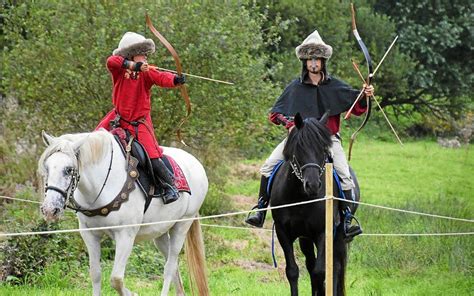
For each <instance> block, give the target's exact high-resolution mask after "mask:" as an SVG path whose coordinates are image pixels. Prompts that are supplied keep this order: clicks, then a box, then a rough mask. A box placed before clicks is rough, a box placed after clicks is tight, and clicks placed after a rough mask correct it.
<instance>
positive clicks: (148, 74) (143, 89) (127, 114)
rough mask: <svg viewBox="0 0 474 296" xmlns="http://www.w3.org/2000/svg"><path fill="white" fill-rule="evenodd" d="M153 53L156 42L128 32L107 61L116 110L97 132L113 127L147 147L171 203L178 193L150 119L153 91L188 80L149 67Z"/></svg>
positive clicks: (158, 181) (166, 200)
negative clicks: (127, 133)
mask: <svg viewBox="0 0 474 296" xmlns="http://www.w3.org/2000/svg"><path fill="white" fill-rule="evenodd" d="M154 51H155V44H154V42H153V40H151V39H145V37H143V36H142V35H139V34H137V33H133V32H127V33H125V35H124V36H123V37H122V39H121V40H120V43H119V47H118V48H117V49H115V50H114V52H113V55H112V56H110V57H109V58H108V59H107V69H108V70H109V72H110V74H111V76H112V81H113V93H112V103H113V105H114V109H113V110H112V111H110V112H109V113H108V114H107V115H106V116H105V117H104V118H103V119H102V121H101V122H100V123H99V125H98V126H97V127H96V130H97V129H99V128H105V129H106V130H110V129H111V128H112V126H113V127H118V126H120V127H121V128H123V129H126V130H128V131H129V132H130V134H131V135H133V137H134V138H135V139H137V140H138V141H139V142H140V143H141V144H142V145H143V146H144V147H145V150H146V151H147V153H148V155H149V156H150V158H151V162H152V165H153V169H154V172H155V176H157V177H158V178H157V179H159V180H155V182H156V183H158V184H159V185H160V186H161V187H164V188H165V194H164V196H163V201H164V202H165V203H170V202H173V201H175V200H176V199H177V198H178V193H177V190H176V188H174V182H173V176H172V174H171V172H169V170H168V169H167V168H166V166H165V165H164V163H163V161H162V160H161V157H162V156H163V151H162V149H161V147H160V146H159V145H158V141H157V140H156V137H155V132H154V128H153V123H152V121H151V116H150V112H151V88H152V86H154V85H158V86H160V87H165V88H172V87H175V86H178V85H180V84H183V83H185V77H184V76H178V75H175V74H172V73H168V72H160V71H157V70H156V68H154V67H151V66H149V65H148V62H147V56H148V55H149V54H151V53H153V52H154Z"/></svg>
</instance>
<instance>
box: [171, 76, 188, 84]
mask: <svg viewBox="0 0 474 296" xmlns="http://www.w3.org/2000/svg"><path fill="white" fill-rule="evenodd" d="M173 83H174V85H178V84H185V83H186V76H184V74H181V75H176V76H174V80H173Z"/></svg>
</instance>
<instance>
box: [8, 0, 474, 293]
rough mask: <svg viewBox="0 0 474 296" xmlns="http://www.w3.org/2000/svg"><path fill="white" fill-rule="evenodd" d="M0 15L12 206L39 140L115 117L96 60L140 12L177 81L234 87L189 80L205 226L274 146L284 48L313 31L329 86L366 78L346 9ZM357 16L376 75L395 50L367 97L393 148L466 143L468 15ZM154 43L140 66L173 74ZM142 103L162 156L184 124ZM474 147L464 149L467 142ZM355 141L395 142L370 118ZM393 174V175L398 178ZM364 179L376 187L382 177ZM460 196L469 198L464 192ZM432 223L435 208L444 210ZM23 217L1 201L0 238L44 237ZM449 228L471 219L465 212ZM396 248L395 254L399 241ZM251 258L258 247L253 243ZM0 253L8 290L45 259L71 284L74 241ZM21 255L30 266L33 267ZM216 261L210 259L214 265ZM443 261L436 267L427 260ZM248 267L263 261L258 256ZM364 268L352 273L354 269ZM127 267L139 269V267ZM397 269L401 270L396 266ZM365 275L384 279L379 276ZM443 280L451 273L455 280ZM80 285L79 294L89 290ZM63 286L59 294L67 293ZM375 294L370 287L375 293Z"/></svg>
mask: <svg viewBox="0 0 474 296" xmlns="http://www.w3.org/2000/svg"><path fill="white" fill-rule="evenodd" d="M0 3H1V6H0V32H1V34H0V47H1V48H2V52H1V57H2V64H1V69H0V71H1V72H0V73H1V83H0V117H1V119H2V121H1V124H0V194H3V195H8V196H16V197H25V198H33V199H38V200H39V199H40V196H41V194H40V192H41V190H38V189H39V188H40V186H39V182H37V178H36V173H35V172H36V166H37V165H36V161H37V159H38V156H39V154H40V153H41V152H42V150H43V144H42V142H41V139H40V136H39V135H40V132H41V130H46V131H48V132H49V133H51V134H53V135H60V134H63V133H66V132H82V131H90V130H92V129H94V127H95V126H96V124H97V123H98V122H99V120H100V119H101V118H102V116H103V115H105V114H106V113H107V112H108V111H109V110H110V109H111V108H112V104H111V87H112V86H111V82H110V77H109V74H108V73H107V70H106V68H105V60H106V58H107V57H108V56H109V55H110V54H111V52H112V50H113V49H115V48H116V46H117V44H118V41H119V40H120V38H121V36H122V35H123V34H124V33H125V32H126V31H135V32H138V33H141V34H145V36H147V37H148V38H153V37H152V35H151V34H150V32H149V31H147V30H146V28H145V19H144V14H145V9H148V13H149V15H150V17H151V18H152V20H153V23H154V25H155V27H156V28H157V29H158V30H159V31H160V32H161V33H163V35H164V36H165V37H166V38H167V39H168V40H169V41H170V42H171V43H172V44H173V45H174V47H175V49H176V50H177V51H178V53H179V55H180V57H181V60H182V64H183V67H184V69H185V71H186V72H189V73H193V74H198V75H202V76H208V77H212V78H216V79H221V80H229V81H232V82H234V83H235V85H234V86H226V85H219V84H213V83H210V82H205V81H200V80H196V79H193V78H190V77H188V91H189V94H190V97H191V100H192V103H193V115H192V117H191V118H190V121H189V122H188V123H187V124H186V125H185V126H184V137H185V140H186V142H187V143H189V144H190V145H191V146H192V148H189V147H184V149H187V150H190V152H191V153H193V154H195V155H197V156H198V158H199V159H200V160H201V161H202V162H203V163H204V164H205V166H206V170H207V172H208V175H209V177H210V180H211V190H210V193H209V195H208V197H207V199H206V204H205V206H204V208H203V214H211V213H218V212H224V211H227V210H229V209H230V208H231V207H232V202H229V199H228V195H229V193H228V191H226V189H225V188H226V186H227V185H229V184H228V183H229V180H228V174H229V171H230V170H231V169H230V168H229V164H232V165H234V164H235V163H234V162H236V161H238V160H239V159H240V158H242V157H243V158H262V157H264V156H266V155H267V153H269V152H270V151H271V149H273V147H274V145H275V144H276V143H278V142H279V141H280V140H281V138H282V137H284V131H283V130H282V128H281V127H276V126H272V124H270V123H269V122H268V120H267V119H266V114H267V111H268V109H269V108H270V107H271V105H272V103H273V101H274V100H275V99H276V98H277V97H278V95H279V94H280V93H281V91H282V89H283V87H284V86H285V85H286V84H287V83H288V82H289V81H290V80H292V79H294V78H295V77H297V76H298V74H299V71H300V67H301V66H300V62H299V61H298V60H297V59H296V57H295V53H294V48H295V47H296V46H297V45H298V44H300V43H301V41H302V40H304V38H306V36H307V35H308V34H310V33H311V32H312V31H313V30H314V29H318V31H319V32H320V33H321V36H322V37H323V39H324V40H325V42H326V43H328V44H330V45H332V46H333V48H334V54H333V57H332V58H331V60H330V61H329V63H328V68H329V71H330V72H331V73H332V74H333V75H335V76H338V77H339V78H342V79H343V80H346V81H347V82H349V83H350V84H352V85H353V86H354V87H360V82H359V79H358V77H357V76H356V74H355V72H354V71H353V69H352V66H351V64H350V59H351V58H353V59H355V60H356V61H357V62H358V63H359V64H360V66H361V68H362V71H366V68H365V65H364V58H363V55H362V54H361V52H360V49H359V48H358V45H357V43H356V42H355V40H354V37H353V36H352V33H351V30H350V12H349V1H346V0H343V1H335V0H331V1H324V2H321V1H317V0H308V1H291V0H281V1H270V0H262V1H250V0H247V1H203V2H202V3H201V2H197V1H196V2H191V1H152V0H141V1H130V0H125V1H105V0H104V1H72V0H65V1H59V0H50V1H46V0H35V1H33V0H24V1H14V0H3V1H2V2H0ZM355 5H356V10H357V24H358V30H359V33H360V35H361V36H362V38H363V40H364V41H365V43H366V45H367V47H368V49H369V51H370V53H371V56H372V58H373V60H374V62H375V63H377V62H378V61H379V60H380V59H381V57H382V55H383V53H384V52H385V50H386V48H387V47H388V45H389V44H390V42H391V41H392V40H393V38H394V37H395V36H396V35H397V34H398V35H399V36H400V39H399V42H398V43H397V45H396V46H395V47H394V49H393V50H392V52H391V53H390V55H389V56H388V58H387V60H386V62H385V63H384V65H383V66H382V68H381V70H380V71H379V72H378V73H377V76H376V78H375V80H374V83H375V87H376V93H377V95H378V97H379V99H380V101H381V104H382V105H383V106H384V107H385V108H384V109H385V111H386V112H387V113H388V116H389V117H390V118H391V119H392V120H393V121H394V125H395V126H396V128H397V130H398V131H399V133H400V134H401V135H402V138H403V139H408V140H409V141H411V140H418V139H417V138H416V137H418V136H424V137H427V139H429V140H432V139H433V138H434V137H436V136H440V135H442V136H450V137H453V136H456V135H458V132H459V131H460V130H461V129H463V128H465V129H468V130H469V129H470V131H471V134H470V135H471V136H472V130H474V123H473V122H474V112H473V107H474V103H473V100H472V95H471V93H470V92H471V90H472V89H473V83H472V82H473V73H472V69H473V65H472V63H473V62H472V57H471V55H472V49H473V47H474V45H473V34H472V30H473V27H474V26H473V18H472V11H473V9H472V8H473V5H474V4H472V3H471V1H460V0H455V1H447V0H442V1H428V0H422V1H416V2H414V1H396V2H393V1H384V0H360V1H355ZM155 43H156V44H157V52H156V53H155V55H154V56H152V57H151V58H150V61H151V62H153V63H154V64H156V65H158V66H161V67H164V68H168V69H173V68H174V62H173V61H172V58H171V57H170V55H169V53H168V52H167V51H166V49H164V48H163V47H162V46H161V45H160V44H159V43H158V41H156V40H155ZM152 97H153V113H152V118H153V120H154V125H155V131H156V134H157V136H158V139H159V141H160V143H161V144H163V145H171V146H179V143H177V142H176V140H175V131H176V130H175V129H176V125H177V123H178V122H179V120H180V118H181V117H182V116H183V115H184V114H185V110H184V103H183V102H182V99H181V97H180V95H179V92H178V91H175V90H164V89H157V88H155V89H154V91H153V95H152ZM358 124H359V121H358V120H357V119H351V120H350V121H349V122H344V123H343V125H342V127H341V131H342V134H343V137H344V138H346V139H347V138H348V136H349V134H350V133H351V132H352V131H353V130H354V128H355V127H356V126H357V125H358ZM471 136H469V137H467V142H469V140H470V138H471ZM365 137H366V138H367V139H368V140H373V139H375V140H377V144H376V145H375V146H377V145H381V146H383V145H384V143H385V142H389V141H390V142H391V141H393V135H391V134H390V133H389V130H388V127H387V126H386V123H385V122H384V121H383V118H382V117H381V116H380V114H379V112H375V114H374V116H373V119H372V120H371V121H370V122H369V124H368V126H367V128H366V131H365ZM363 145H364V144H362V146H363ZM371 145H373V143H371ZM467 147H469V146H467ZM382 150H383V149H382ZM466 151H468V150H466ZM420 153H422V154H425V153H426V151H424V152H420ZM393 154H395V152H392V155H393ZM409 157H410V158H413V157H415V156H413V155H410V156H409ZM469 157H470V158H469ZM466 158H467V159H468V160H471V162H468V165H467V166H462V167H463V168H465V169H469V170H472V156H469V153H468V152H466ZM404 160H405V159H403V158H402V159H401V160H400V159H397V160H396V161H395V162H396V163H397V164H398V163H400V162H403V161H404ZM386 161H387V159H380V160H379V161H378V162H377V163H378V164H385V163H386ZM429 161H430V160H425V162H429ZM397 164H394V165H393V166H395V167H397ZM440 167H442V168H445V167H446V166H443V165H441V166H440ZM359 169H360V165H359ZM367 170H368V169H367ZM400 170H402V171H403V170H405V169H404V168H400ZM380 174H383V170H382V172H380ZM467 175H468V176H469V174H467ZM254 177H255V179H257V178H258V176H254ZM236 178H237V179H238V178H239V177H236ZM368 179H369V180H378V175H375V176H371V178H368ZM230 182H231V181H230ZM374 182H376V181H374ZM387 182H388V181H387ZM460 182H461V181H460ZM381 184H385V183H383V182H382V183H381ZM469 184H470V183H469ZM231 185H232V184H231ZM256 186H257V185H256V184H254V185H252V186H251V187H250V189H245V188H246V187H245V186H244V185H242V186H240V187H239V189H240V190H248V191H249V192H251V193H249V195H253V194H254V193H255V192H256V190H257V189H256V188H257V187H256ZM417 186H418V184H416V183H415V184H413V185H412V187H413V188H417ZM459 186H460V187H462V184H460V185H459ZM469 188H471V189H472V187H468V189H469ZM382 189H383V188H380V190H382ZM468 189H466V191H465V192H472V190H471V191H469V190H468ZM377 192H378V191H375V192H374V193H373V195H377ZM394 192H395V190H394ZM453 192H455V191H454V190H453ZM463 194H464V193H463ZM396 195H397V193H396V192H395V193H393V196H396ZM407 195H408V196H409V194H407ZM466 195H467V193H466ZM466 198H468V197H466ZM469 205H471V204H469ZM470 208H471V209H472V205H471V207H470ZM439 209H440V210H441V209H444V208H443V207H442V206H440V208H439ZM468 209H469V207H468ZM29 211H31V209H25V208H23V207H22V206H19V205H15V204H9V203H4V202H3V201H0V214H1V218H2V224H1V225H0V231H4V230H6V229H7V228H8V230H9V231H16V230H18V231H20V230H21V231H25V228H28V229H42V227H45V226H43V225H42V224H40V223H39V221H38V219H39V218H38V219H33V218H32V217H31V216H30V214H29V213H30V212H29ZM459 214H460V215H467V214H466V213H465V212H463V211H461V210H460V211H459ZM35 217H36V216H35ZM377 219H378V218H377ZM381 219H382V220H384V219H385V218H383V217H382V218H381ZM397 219H398V218H397ZM373 221H379V220H373ZM393 223H395V224H396V223H399V220H396V221H389V222H386V221H385V222H383V223H382V224H383V225H391V224H393ZM74 225H75V222H74V221H73V220H68V221H67V222H64V224H62V225H59V226H58V225H56V226H53V227H60V228H73V227H74ZM414 225H418V224H414ZM211 237H213V239H215V240H216V241H219V242H221V241H222V240H223V239H222V238H219V235H215V236H212V234H211ZM104 243H105V244H107V243H106V242H104ZM399 243H400V245H402V244H403V242H402V241H399ZM470 243H471V245H472V240H471V241H467V243H466V241H464V240H463V241H462V244H461V247H462V248H467V249H468V252H470V253H472V248H471V249H470V250H469V247H465V246H469V244H470ZM58 244H61V245H64V248H65V250H67V252H62V251H58V250H57V245H58ZM108 244H109V245H106V250H105V257H106V258H111V256H112V255H111V254H112V249H113V246H111V245H110V242H108ZM256 244H257V247H259V246H260V245H259V244H261V242H259V243H256ZM0 245H1V246H2V248H3V247H5V249H2V250H3V251H4V252H2V256H4V257H3V258H1V259H2V262H4V263H5V260H4V259H5V258H6V259H7V260H10V263H15V264H16V265H12V264H10V265H8V264H7V265H6V266H10V267H11V266H16V268H17V271H19V273H14V272H13V271H10V273H8V274H10V275H14V277H13V278H10V280H11V283H14V284H19V283H36V281H37V280H38V279H39V278H40V277H41V278H42V280H43V281H44V276H45V275H46V276H47V275H48V273H43V268H46V267H48V264H49V263H51V262H50V261H47V260H44V258H45V256H46V255H48V256H50V257H48V258H50V259H53V258H54V259H57V260H58V261H59V262H67V263H66V264H67V265H68V266H67V268H68V270H76V269H75V268H77V266H79V265H81V264H82V263H83V262H82V261H80V260H78V261H74V260H71V257H70V256H77V257H81V258H82V257H84V256H85V250H84V247H83V245H82V244H81V243H80V238H78V237H77V236H75V237H74V236H73V237H66V238H59V237H58V238H55V239H52V240H49V241H48V242H47V243H46V242H45V240H44V239H41V238H37V239H33V240H21V239H19V240H13V241H11V242H8V243H4V242H3V243H1V244H0ZM31 247H33V248H35V250H37V252H34V253H29V251H28V249H29V248H31ZM368 247H371V246H368ZM386 247H387V248H388V246H386ZM442 247H443V244H442V243H441V244H439V245H437V248H438V249H439V250H441V249H442ZM461 247H459V248H458V247H457V248H456V250H457V251H456V252H460V253H462V251H459V250H460V249H461ZM139 248H140V249H139V250H138V257H140V256H144V257H145V256H146V255H147V254H148V253H149V252H151V251H150V248H147V247H143V248H142V247H139ZM410 250H411V249H407V250H405V251H404V252H410ZM212 251H213V250H212V247H211V254H212ZM214 251H215V252H216V253H217V254H219V255H221V254H226V252H227V249H225V247H222V249H219V250H214ZM391 251H392V252H394V251H393V250H391ZM418 251H419V252H421V251H420V250H418ZM440 252H441V251H440ZM470 253H468V254H470ZM17 254H21V256H18V255H17ZM439 254H440V253H436V254H433V256H434V257H435V258H436V256H440V255H439ZM223 256H224V258H222V259H221V260H222V262H223V263H224V264H225V263H227V261H226V260H228V259H227V257H226V256H227V255H223ZM254 256H256V257H257V259H258V258H261V255H259V254H254ZM453 256H455V255H453ZM467 257H468V256H467ZM471 257H472V256H471ZM374 258H376V257H374ZM390 258H392V257H390ZM456 258H458V257H456ZM461 258H465V255H462V256H461ZM369 259H371V258H368V259H367V258H366V259H364V260H366V261H364V260H362V259H361V261H360V262H362V265H364V264H366V263H367V262H368V261H370V260H369ZM132 260H137V261H138V262H140V264H143V260H141V259H132ZM367 260H368V261H367ZM374 260H375V259H374ZM430 260H431V261H430ZM443 260H445V259H443ZM462 260H464V259H462ZM465 261H466V262H467V263H466V264H467V265H469V264H471V265H470V267H469V266H468V267H466V268H464V266H465V265H462V266H463V270H462V276H463V275H464V274H469V275H471V273H472V263H470V261H469V260H467V259H466V260H465ZM222 262H221V263H222ZM400 262H402V263H400V265H402V264H405V263H406V262H405V261H403V260H402V261H400ZM426 262H435V263H436V264H438V263H439V261H436V259H432V257H427V259H426ZM221 263H216V264H217V265H219V264H221ZM369 263H370V264H373V266H375V267H377V268H381V267H380V266H382V265H383V264H385V263H386V262H384V263H383V264H382V263H380V264H377V262H373V261H370V262H369ZM153 264H156V265H159V266H161V265H160V264H162V263H161V262H155V261H153ZM387 264H388V263H387ZM440 264H444V263H440ZM463 264H464V263H463ZM132 265H133V264H132ZM398 267H400V266H398ZM50 268H51V266H50ZM55 268H56V269H55ZM62 268H63V266H56V267H55V266H53V269H52V271H51V269H50V270H49V274H50V275H51V278H50V280H51V282H52V283H54V284H56V283H57V282H58V278H61V274H62V273H63V269H62ZM147 268H148V267H147ZM150 269H151V267H150ZM447 270H448V272H447V273H449V272H450V271H451V269H449V268H448V269H447ZM146 271H148V269H147V270H146ZM137 272H138V273H140V271H137ZM143 272H144V273H145V271H143ZM219 272H220V271H219ZM436 272H437V271H435V273H436ZM409 275H410V274H409ZM461 278H462V277H461ZM81 280H83V281H86V282H87V281H88V279H87V276H85V278H84V279H81ZM243 280H244V281H248V280H246V279H243ZM43 283H44V282H43ZM448 284H449V283H448ZM60 285H63V286H64V287H67V286H68V282H66V281H65V282H64V283H60ZM468 288H469V287H468ZM378 289H379V287H375V288H374V291H379V290H378ZM283 291H286V288H284V289H283ZM371 293H372V292H371ZM374 293H376V292H374Z"/></svg>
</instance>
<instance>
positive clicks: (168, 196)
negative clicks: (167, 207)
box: [151, 158, 179, 204]
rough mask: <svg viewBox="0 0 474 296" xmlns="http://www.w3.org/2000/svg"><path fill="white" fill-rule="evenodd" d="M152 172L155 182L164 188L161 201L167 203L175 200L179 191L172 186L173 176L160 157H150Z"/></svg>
mask: <svg viewBox="0 0 474 296" xmlns="http://www.w3.org/2000/svg"><path fill="white" fill-rule="evenodd" d="M151 164H152V166H153V172H154V174H155V184H156V185H157V186H159V187H161V188H163V190H164V194H163V196H162V198H163V203H165V204H169V203H172V202H174V201H176V200H177V199H178V197H179V192H178V190H177V189H176V187H175V186H174V176H173V174H172V173H171V172H170V170H169V169H168V168H167V167H166V165H165V163H164V162H163V160H162V159H161V158H153V159H151Z"/></svg>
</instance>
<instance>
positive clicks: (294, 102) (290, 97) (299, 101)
mask: <svg viewBox="0 0 474 296" xmlns="http://www.w3.org/2000/svg"><path fill="white" fill-rule="evenodd" d="M358 95H359V90H356V89H353V88H352V87H350V86H349V85H347V84H346V83H344V82H342V81H340V80H338V79H336V78H334V77H328V79H326V80H324V81H323V82H322V83H321V84H320V85H312V84H306V83H303V82H301V79H295V80H293V81H292V82H291V83H290V84H289V85H288V86H287V87H286V88H285V90H284V91H283V93H282V94H281V96H280V97H279V98H278V100H277V101H276V102H275V104H274V105H273V108H272V109H271V110H270V112H271V113H281V114H283V115H285V116H295V115H296V113H297V112H299V113H300V114H301V116H303V118H307V117H315V118H317V119H319V118H321V117H322V116H323V114H324V112H326V111H327V110H330V112H329V116H333V115H338V114H341V113H343V112H345V111H347V110H349V108H350V107H351V105H352V104H353V103H354V101H355V99H356V98H357V96H358ZM362 102H365V100H363V101H362Z"/></svg>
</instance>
